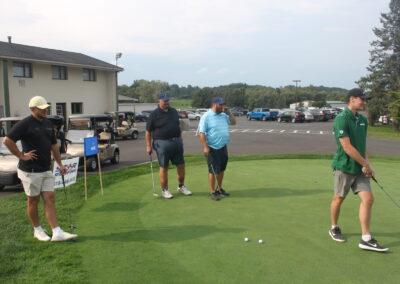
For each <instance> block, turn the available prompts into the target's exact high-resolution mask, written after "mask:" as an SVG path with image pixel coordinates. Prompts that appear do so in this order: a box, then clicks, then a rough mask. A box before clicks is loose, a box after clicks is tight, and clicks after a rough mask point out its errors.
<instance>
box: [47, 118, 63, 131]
mask: <svg viewBox="0 0 400 284" xmlns="http://www.w3.org/2000/svg"><path fill="white" fill-rule="evenodd" d="M47 119H48V120H50V121H51V122H52V123H53V124H54V125H55V126H56V127H57V129H58V128H60V127H61V126H62V125H63V123H64V117H62V116H61V115H48V116H47Z"/></svg>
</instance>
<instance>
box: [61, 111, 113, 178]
mask: <svg viewBox="0 0 400 284" xmlns="http://www.w3.org/2000/svg"><path fill="white" fill-rule="evenodd" d="M112 123H113V118H112V116H111V115H110V114H87V115H85V114H81V115H71V116H70V117H69V119H68V134H67V139H68V140H69V141H70V144H69V145H68V150H67V153H68V154H70V155H71V156H73V157H79V158H80V159H79V165H80V166H83V159H84V145H83V143H84V138H85V137H97V138H98V146H99V147H98V148H99V156H100V162H101V163H103V162H105V161H110V162H111V163H112V164H118V163H119V157H120V152H119V147H118V145H117V144H115V142H114V135H113V130H112ZM98 167H99V165H98V161H97V156H96V155H94V156H90V157H86V168H87V169H88V170H89V171H95V170H97V168H98Z"/></svg>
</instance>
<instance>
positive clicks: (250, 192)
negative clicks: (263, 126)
mask: <svg viewBox="0 0 400 284" xmlns="http://www.w3.org/2000/svg"><path fill="white" fill-rule="evenodd" d="M374 166H375V169H376V171H377V177H378V178H379V180H380V181H381V183H382V184H383V186H384V187H385V188H386V189H387V190H390V192H391V193H392V195H394V197H395V198H396V199H397V200H399V197H400V193H399V192H398V180H399V179H400V171H399V168H398V164H395V163H389V165H388V164H387V163H384V162H376V163H374ZM186 172H187V174H186V176H187V180H186V185H187V187H188V188H190V189H191V190H192V191H193V196H188V197H187V196H182V195H179V194H177V193H176V190H175V188H176V178H175V174H176V173H175V169H173V170H170V172H169V174H170V176H169V179H170V188H171V189H172V190H171V191H172V193H173V194H174V195H175V198H174V199H172V200H165V199H163V198H161V197H159V198H156V197H153V195H152V185H151V175H150V174H148V175H142V176H137V177H134V176H133V177H131V178H129V179H126V180H124V181H121V182H117V183H114V184H112V185H106V187H105V190H104V191H105V195H104V196H101V194H95V195H94V196H92V197H91V198H90V199H89V200H88V201H87V202H86V204H85V206H83V208H82V209H81V211H80V212H79V214H78V219H77V220H76V225H77V227H78V230H77V233H78V234H79V235H80V236H79V240H78V241H77V242H76V243H75V244H74V245H73V246H70V247H71V249H73V250H76V251H77V252H79V254H80V255H81V256H82V257H83V265H84V270H86V271H87V273H88V275H89V278H88V279H87V280H88V282H91V283H244V282H247V283H329V282H335V283H377V282H382V283H398V281H399V276H398V267H399V266H400V258H399V257H398V254H399V251H400V249H399V246H400V241H399V235H400V232H399V226H398V220H399V212H400V211H399V209H398V208H396V207H395V206H394V205H393V204H392V203H390V200H389V199H387V197H386V196H385V195H384V194H383V193H382V192H381V191H380V190H379V189H378V187H377V186H375V185H373V189H374V192H375V197H376V203H375V205H374V213H373V220H372V230H373V232H374V233H375V234H374V236H375V237H376V238H377V239H378V240H379V241H380V242H381V243H382V244H384V245H387V246H389V247H390V249H391V251H390V253H386V254H380V253H375V252H367V251H363V250H360V249H359V248H358V246H357V245H358V242H359V239H360V233H359V232H360V229H359V223H358V217H357V212H358V204H359V202H358V198H357V197H356V196H353V195H349V198H348V199H347V200H346V202H345V203H344V205H343V209H342V216H341V219H340V225H341V227H342V231H343V233H344V234H345V235H346V236H347V237H348V242H347V243H336V242H334V241H332V240H331V238H330V237H329V235H328V228H329V225H330V219H329V204H330V199H331V195H332V174H331V170H330V161H329V160H254V161H240V162H239V161H237V162H231V163H229V165H228V170H227V172H226V176H225V181H224V188H225V189H226V190H227V191H229V192H231V196H230V197H226V198H223V199H222V200H221V201H219V202H215V201H212V200H211V199H210V198H209V196H208V186H207V180H206V174H207V173H206V165H205V164H204V165H198V164H197V165H194V166H190V164H189V165H188V166H187V168H186ZM156 177H158V175H156ZM156 186H157V189H158V188H159V187H158V180H157V181H156ZM244 237H248V238H249V239H250V241H249V242H244V241H243V239H244ZM260 238H261V239H263V240H264V244H258V239H260Z"/></svg>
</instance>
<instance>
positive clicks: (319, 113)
mask: <svg viewBox="0 0 400 284" xmlns="http://www.w3.org/2000/svg"><path fill="white" fill-rule="evenodd" d="M310 112H311V113H312V115H313V116H314V121H328V120H329V118H330V114H328V112H327V111H325V110H322V109H311V110H310Z"/></svg>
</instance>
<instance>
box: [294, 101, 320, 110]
mask: <svg viewBox="0 0 400 284" xmlns="http://www.w3.org/2000/svg"><path fill="white" fill-rule="evenodd" d="M313 102H314V101H303V102H298V103H293V104H290V105H289V108H290V109H296V108H298V107H311V106H312V104H313Z"/></svg>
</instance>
